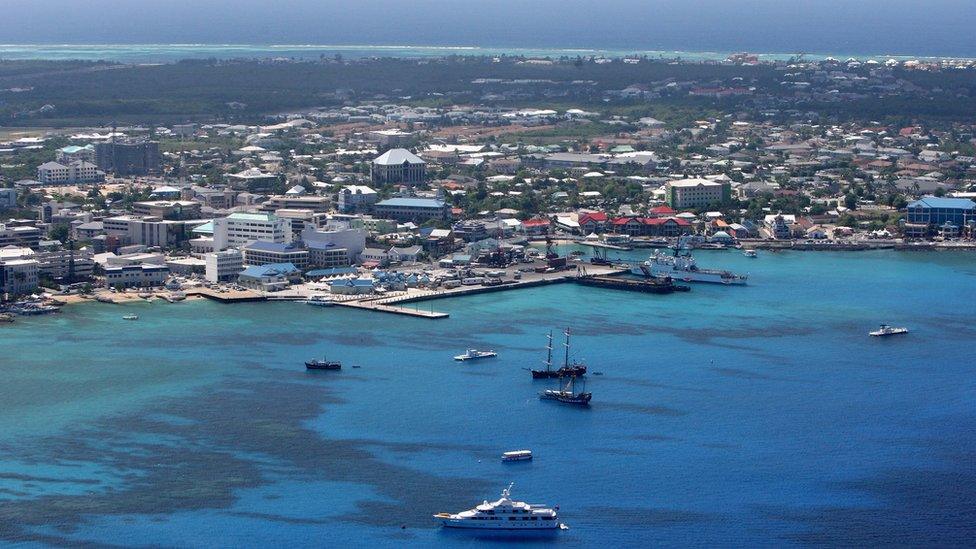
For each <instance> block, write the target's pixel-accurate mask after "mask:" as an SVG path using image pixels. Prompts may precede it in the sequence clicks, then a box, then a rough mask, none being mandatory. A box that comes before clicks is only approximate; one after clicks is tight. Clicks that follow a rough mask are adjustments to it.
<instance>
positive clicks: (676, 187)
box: [667, 178, 732, 210]
mask: <svg viewBox="0 0 976 549" xmlns="http://www.w3.org/2000/svg"><path fill="white" fill-rule="evenodd" d="M731 196H732V186H731V185H730V184H729V183H727V182H719V181H711V180H709V179H697V178H696V179H681V180H679V181H669V182H668V184H667V199H668V205H669V206H671V207H672V208H674V209H675V210H685V209H689V208H703V207H707V206H710V205H712V204H720V203H722V202H726V201H728V200H729V199H730V198H731Z"/></svg>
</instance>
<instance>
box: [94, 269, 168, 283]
mask: <svg viewBox="0 0 976 549" xmlns="http://www.w3.org/2000/svg"><path fill="white" fill-rule="evenodd" d="M168 276H169V268H168V267H166V266H164V265H145V264H143V265H118V266H114V267H105V284H106V285H107V286H110V287H113V288H114V287H117V286H121V287H123V288H128V287H132V286H135V287H149V286H162V285H163V284H165V283H166V278H167V277H168Z"/></svg>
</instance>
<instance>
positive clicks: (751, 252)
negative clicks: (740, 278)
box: [742, 250, 759, 257]
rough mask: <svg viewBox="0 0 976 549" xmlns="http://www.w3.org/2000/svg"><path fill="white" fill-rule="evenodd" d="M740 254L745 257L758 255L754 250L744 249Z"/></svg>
mask: <svg viewBox="0 0 976 549" xmlns="http://www.w3.org/2000/svg"><path fill="white" fill-rule="evenodd" d="M742 255H744V256H746V257H759V254H757V253H756V250H745V251H743V252H742Z"/></svg>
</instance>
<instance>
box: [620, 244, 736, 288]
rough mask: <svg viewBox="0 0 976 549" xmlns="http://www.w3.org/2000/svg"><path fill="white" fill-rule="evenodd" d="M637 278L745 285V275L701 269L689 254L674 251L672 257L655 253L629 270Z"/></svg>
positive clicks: (687, 252)
mask: <svg viewBox="0 0 976 549" xmlns="http://www.w3.org/2000/svg"><path fill="white" fill-rule="evenodd" d="M630 272H631V273H633V274H635V275H638V276H649V277H654V278H667V277H670V278H672V279H673V280H675V281H683V282H711V283H714V284H745V283H746V278H748V277H746V276H745V275H737V274H735V273H732V272H729V271H719V270H715V269H701V268H699V267H698V265H697V264H696V263H695V258H694V257H692V256H691V252H689V251H687V250H685V251H681V250H676V251H675V253H674V255H670V254H664V253H661V252H660V251H655V252H654V254H652V255H651V257H650V258H648V260H647V261H644V262H641V263H638V264H637V265H636V266H634V267H633V268H632V269H631V270H630Z"/></svg>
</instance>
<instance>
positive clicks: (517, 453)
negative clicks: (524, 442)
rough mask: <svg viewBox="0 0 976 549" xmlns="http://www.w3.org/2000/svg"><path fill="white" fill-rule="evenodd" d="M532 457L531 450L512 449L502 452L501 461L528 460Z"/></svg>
mask: <svg viewBox="0 0 976 549" xmlns="http://www.w3.org/2000/svg"><path fill="white" fill-rule="evenodd" d="M531 459H532V450H512V451H511V452H505V453H504V454H502V461H529V460H531Z"/></svg>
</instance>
